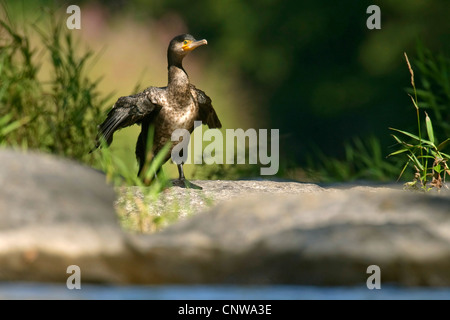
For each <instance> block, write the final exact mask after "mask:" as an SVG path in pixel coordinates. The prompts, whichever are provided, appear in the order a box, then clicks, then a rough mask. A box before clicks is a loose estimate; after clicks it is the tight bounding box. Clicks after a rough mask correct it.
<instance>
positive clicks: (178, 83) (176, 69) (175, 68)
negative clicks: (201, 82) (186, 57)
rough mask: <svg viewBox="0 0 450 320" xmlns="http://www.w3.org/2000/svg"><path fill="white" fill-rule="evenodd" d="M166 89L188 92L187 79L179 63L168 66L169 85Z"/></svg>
mask: <svg viewBox="0 0 450 320" xmlns="http://www.w3.org/2000/svg"><path fill="white" fill-rule="evenodd" d="M167 87H168V88H169V90H170V91H173V90H176V91H178V92H185V91H188V90H189V77H188V75H187V73H186V71H184V69H183V66H182V65H181V63H180V64H179V65H170V64H169V83H168V86H167Z"/></svg>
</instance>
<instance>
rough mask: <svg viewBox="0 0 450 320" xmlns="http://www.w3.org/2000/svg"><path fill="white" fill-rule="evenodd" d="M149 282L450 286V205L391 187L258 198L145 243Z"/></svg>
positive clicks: (146, 239) (221, 208)
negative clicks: (372, 275) (376, 274)
mask: <svg viewBox="0 0 450 320" xmlns="http://www.w3.org/2000/svg"><path fill="white" fill-rule="evenodd" d="M136 246H137V247H139V248H141V252H142V254H145V255H146V256H147V259H148V261H153V264H152V265H151V267H150V268H149V270H154V271H155V273H154V274H153V277H150V275H151V272H149V273H148V276H149V277H150V278H151V279H152V280H151V281H157V282H163V283H164V282H176V283H178V282H182V283H196V282H206V283H223V282H225V283H246V284H255V283H258V284H260V283H264V284H270V283H271V284H273V283H284V284H292V283H295V284H308V285H350V284H362V283H365V282H366V280H367V277H368V276H369V275H368V274H367V273H366V271H367V268H368V266H370V265H377V266H379V267H380V268H381V274H382V281H383V282H384V283H396V284H402V285H423V286H427V285H428V286H449V285H450V273H449V272H448V270H450V198H448V197H443V196H429V195H423V194H413V193H409V192H404V191H398V190H392V189H387V188H354V189H349V190H334V191H333V192H326V193H324V192H319V193H312V194H307V193H306V194H298V195H271V196H270V197H267V196H259V195H257V196H253V197H246V198H241V199H237V200H235V201H232V202H229V203H226V204H223V205H221V206H217V207H215V208H213V209H211V210H210V211H208V212H206V213H203V214H199V215H197V216H195V217H193V218H191V219H188V220H186V221H183V222H180V223H178V224H175V225H173V226H171V227H169V228H167V229H166V230H164V231H162V232H160V233H158V234H155V235H152V236H150V237H142V238H140V239H139V241H138V242H137V244H136Z"/></svg>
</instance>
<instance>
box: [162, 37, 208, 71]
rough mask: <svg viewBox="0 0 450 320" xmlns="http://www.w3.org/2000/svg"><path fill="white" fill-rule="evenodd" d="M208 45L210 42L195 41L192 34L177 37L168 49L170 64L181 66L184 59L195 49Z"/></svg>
mask: <svg viewBox="0 0 450 320" xmlns="http://www.w3.org/2000/svg"><path fill="white" fill-rule="evenodd" d="M205 44H208V41H206V40H205V39H203V40H195V38H194V37H193V36H191V35H190V34H182V35H179V36H176V37H175V38H173V39H172V40H171V41H170V44H169V48H168V49H167V57H168V60H169V65H170V64H178V63H180V64H181V61H182V60H183V58H184V57H185V56H186V55H187V54H188V53H189V52H191V51H192V50H194V49H195V48H198V47H200V46H203V45H205Z"/></svg>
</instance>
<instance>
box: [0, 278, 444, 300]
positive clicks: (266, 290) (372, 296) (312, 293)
mask: <svg viewBox="0 0 450 320" xmlns="http://www.w3.org/2000/svg"><path fill="white" fill-rule="evenodd" d="M0 299H2V300H3V299H99V300H116V299H125V300H136V299H146V300H147V299H148V300H185V299H187V300H280V299H282V300H297V299H299V300H303V299H305V300H309V299H324V300H330V299H332V300H334V299H344V300H347V299H350V300H355V299H356V300H380V299H388V300H391V299H395V300H418V299H431V300H449V299H450V288H403V287H394V286H384V287H382V288H381V290H368V289H367V288H365V287H312V286H223V285H220V286H219V285H213V286H206V285H201V286H200V285H199V286H167V285H166V286H107V285H82V287H81V289H80V290H69V289H67V288H66V286H65V285H61V284H42V283H16V282H14V283H0Z"/></svg>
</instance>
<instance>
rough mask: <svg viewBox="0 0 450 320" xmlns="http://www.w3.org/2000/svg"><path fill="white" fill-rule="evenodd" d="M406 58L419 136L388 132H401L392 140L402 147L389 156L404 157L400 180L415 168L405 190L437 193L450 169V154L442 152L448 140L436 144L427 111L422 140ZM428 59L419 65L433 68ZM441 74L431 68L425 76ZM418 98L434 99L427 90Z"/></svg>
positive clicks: (433, 76)
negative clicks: (449, 164) (410, 168)
mask: <svg viewBox="0 0 450 320" xmlns="http://www.w3.org/2000/svg"><path fill="white" fill-rule="evenodd" d="M405 58H406V62H407V64H408V68H409V71H410V73H411V85H412V88H413V93H414V97H412V96H410V97H411V100H412V102H413V105H414V107H415V109H416V115H417V127H418V135H415V134H412V133H410V132H407V131H403V130H399V129H393V128H391V130H393V131H396V132H399V133H401V134H402V137H403V139H401V138H399V137H398V136H396V135H394V134H392V137H393V138H394V139H395V141H397V143H398V144H399V145H400V146H401V148H400V149H399V150H397V151H395V152H393V153H391V154H390V155H389V156H395V155H406V157H407V160H406V163H405V165H404V166H403V169H402V171H401V173H400V177H401V176H402V175H403V173H404V172H405V170H406V168H408V167H412V168H414V170H415V176H414V180H413V181H411V182H408V183H406V184H405V186H406V187H407V188H409V189H414V190H423V191H429V190H431V188H433V187H435V188H437V189H438V190H440V189H441V188H442V187H443V186H444V185H445V178H446V175H447V174H450V170H449V167H448V165H447V161H449V160H450V155H448V154H446V153H444V152H442V150H443V149H444V148H445V147H447V146H448V144H449V142H450V138H447V139H445V140H444V141H443V142H442V143H439V142H438V141H439V140H438V139H437V137H436V134H435V131H434V128H433V123H432V121H431V119H430V117H429V116H428V114H427V113H426V112H425V127H426V131H427V136H428V139H424V138H422V129H421V128H422V121H421V117H420V108H419V102H418V98H417V97H418V92H417V89H416V85H415V81H414V71H413V69H412V67H411V64H410V62H409V59H408V56H407V55H406V53H405ZM429 59H430V60H428V61H427V63H426V64H422V66H424V65H435V64H434V61H432V57H430V58H429ZM441 71H442V70H441V69H439V68H437V69H433V72H431V73H429V74H428V76H431V77H432V78H434V79H436V78H438V77H439V76H440V75H441ZM425 83H426V82H425ZM443 86H445V83H444V84H443ZM421 96H422V97H426V98H428V99H429V100H428V101H436V100H437V99H436V98H435V96H434V94H433V92H432V91H431V90H430V88H429V90H428V91H422V92H421ZM434 111H435V112H436V113H438V112H439V111H440V108H438V109H436V110H434ZM444 129H445V127H444ZM405 138H408V140H409V141H408V142H407V141H405V140H404V139H405Z"/></svg>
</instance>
